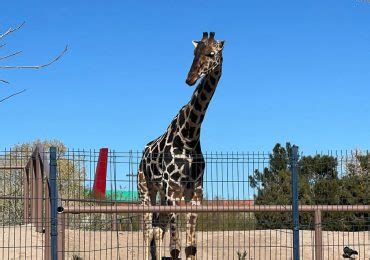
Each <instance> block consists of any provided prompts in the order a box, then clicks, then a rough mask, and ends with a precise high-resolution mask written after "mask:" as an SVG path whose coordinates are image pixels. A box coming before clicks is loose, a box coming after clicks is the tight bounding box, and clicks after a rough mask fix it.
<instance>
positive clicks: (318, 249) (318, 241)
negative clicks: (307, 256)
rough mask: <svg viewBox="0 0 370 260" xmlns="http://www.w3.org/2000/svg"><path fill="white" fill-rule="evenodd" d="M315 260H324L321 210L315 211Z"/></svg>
mask: <svg viewBox="0 0 370 260" xmlns="http://www.w3.org/2000/svg"><path fill="white" fill-rule="evenodd" d="M315 260H322V227H321V210H320V209H316V210H315Z"/></svg>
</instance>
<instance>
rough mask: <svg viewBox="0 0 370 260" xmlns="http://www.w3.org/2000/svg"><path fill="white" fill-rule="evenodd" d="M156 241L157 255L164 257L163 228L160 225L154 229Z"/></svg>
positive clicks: (157, 257)
mask: <svg viewBox="0 0 370 260" xmlns="http://www.w3.org/2000/svg"><path fill="white" fill-rule="evenodd" d="M153 236H154V243H155V257H156V259H162V247H163V245H162V239H163V230H162V229H161V228H160V227H155V228H154V229H153Z"/></svg>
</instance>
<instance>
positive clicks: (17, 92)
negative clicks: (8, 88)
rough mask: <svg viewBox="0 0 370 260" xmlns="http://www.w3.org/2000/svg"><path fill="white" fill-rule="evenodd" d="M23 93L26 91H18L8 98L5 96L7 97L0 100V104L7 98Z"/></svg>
mask: <svg viewBox="0 0 370 260" xmlns="http://www.w3.org/2000/svg"><path fill="white" fill-rule="evenodd" d="M25 91H26V89H23V90H22V91H19V92H16V93H13V94H11V95H10V96H7V97H5V98H3V99H0V103H1V102H4V101H5V100H7V99H9V98H12V97H14V96H16V95H19V94H22V93H23V92H25Z"/></svg>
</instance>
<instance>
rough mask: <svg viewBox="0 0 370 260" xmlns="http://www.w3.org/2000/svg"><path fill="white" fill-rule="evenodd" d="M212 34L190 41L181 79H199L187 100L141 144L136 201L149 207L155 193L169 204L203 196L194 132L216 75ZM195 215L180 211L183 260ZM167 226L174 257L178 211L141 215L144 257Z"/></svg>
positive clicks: (192, 245) (157, 249)
mask: <svg viewBox="0 0 370 260" xmlns="http://www.w3.org/2000/svg"><path fill="white" fill-rule="evenodd" d="M214 36H215V33H214V32H211V33H210V34H209V36H208V33H207V32H204V33H203V37H202V39H201V40H200V41H193V44H194V47H195V48H194V59H193V63H192V65H191V68H190V70H189V73H188V76H187V78H186V83H187V84H188V85H189V86H192V85H194V84H195V83H196V82H197V81H198V80H199V79H201V81H200V82H199V83H198V85H197V87H196V89H195V90H194V92H193V95H192V97H191V99H190V101H189V102H188V103H187V104H186V105H185V106H183V107H182V108H181V109H180V111H179V113H178V114H177V115H176V116H175V117H174V119H173V120H172V122H171V123H170V125H169V126H168V128H167V131H166V132H165V133H164V134H163V135H161V136H160V137H158V138H157V139H155V140H153V141H151V142H150V143H148V144H147V145H146V146H145V149H144V152H143V157H142V159H141V162H140V165H139V170H138V192H139V200H140V203H141V205H147V206H148V205H155V204H156V198H157V194H159V196H160V204H161V205H170V206H174V205H177V204H178V203H179V201H181V200H182V201H185V203H186V204H190V205H200V203H201V201H202V199H203V174H204V169H205V161H204V158H203V155H202V150H201V145H200V131H201V125H202V122H203V120H204V116H205V113H206V111H207V108H208V105H209V103H210V101H211V99H212V97H213V94H214V93H215V90H216V87H217V84H218V82H219V80H220V78H221V73H222V61H223V58H222V51H223V47H224V41H216V40H215V39H214ZM196 223H197V214H196V213H187V214H186V245H185V255H186V259H195V255H196V252H197V245H196V235H195V228H196ZM168 225H170V253H171V257H172V259H178V258H179V257H180V252H181V244H180V237H179V232H178V228H177V225H178V214H175V213H169V214H167V213H160V214H159V213H154V214H151V213H146V214H144V245H145V249H144V250H145V251H144V259H145V260H149V257H150V256H149V255H150V253H151V255H152V259H157V260H160V259H162V247H163V246H162V240H163V237H164V234H165V232H166V229H167V227H168Z"/></svg>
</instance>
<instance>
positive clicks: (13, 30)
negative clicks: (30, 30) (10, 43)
mask: <svg viewBox="0 0 370 260" xmlns="http://www.w3.org/2000/svg"><path fill="white" fill-rule="evenodd" d="M25 23H26V22H23V23H22V24H21V25H19V26H18V27H16V28H14V29H13V28H12V27H10V28H9V29H8V30H7V31H6V32H5V33H3V34H1V35H0V40H1V39H3V38H4V37H5V36H7V35H9V34H11V33H13V32H15V31H17V30H19V29H20V28H21V27H22V26H23V25H24V24H25Z"/></svg>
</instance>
